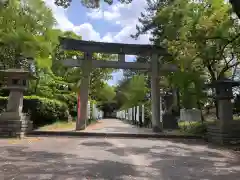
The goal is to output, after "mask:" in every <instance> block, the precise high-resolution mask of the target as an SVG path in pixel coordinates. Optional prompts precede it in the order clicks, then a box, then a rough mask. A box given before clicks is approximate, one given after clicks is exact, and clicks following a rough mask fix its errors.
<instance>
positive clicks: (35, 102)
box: [0, 96, 68, 128]
mask: <svg viewBox="0 0 240 180" xmlns="http://www.w3.org/2000/svg"><path fill="white" fill-rule="evenodd" d="M6 104H7V97H0V106H1V109H3V108H6ZM23 112H24V113H29V114H30V119H31V120H32V121H33V124H34V127H35V128H36V127H39V126H43V125H46V124H50V123H53V122H55V121H59V120H61V121H62V120H67V119H68V107H67V105H66V104H65V103H62V102H60V101H58V100H53V99H47V98H43V97H38V96H25V97H24V101H23Z"/></svg>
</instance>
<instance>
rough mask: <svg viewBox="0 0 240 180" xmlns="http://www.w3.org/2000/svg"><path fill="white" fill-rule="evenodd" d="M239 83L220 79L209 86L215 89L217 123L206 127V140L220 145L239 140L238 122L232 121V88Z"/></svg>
mask: <svg viewBox="0 0 240 180" xmlns="http://www.w3.org/2000/svg"><path fill="white" fill-rule="evenodd" d="M239 85H240V82H237V81H233V80H230V79H227V78H225V79H221V80H217V81H215V82H213V83H212V84H209V85H208V87H209V88H214V89H215V98H216V100H217V102H218V116H219V121H217V122H216V124H215V125H211V126H209V127H208V140H209V141H212V142H216V143H220V144H228V143H232V142H233V141H234V142H236V141H238V140H240V122H238V121H233V104H232V99H233V92H232V88H233V87H235V86H239Z"/></svg>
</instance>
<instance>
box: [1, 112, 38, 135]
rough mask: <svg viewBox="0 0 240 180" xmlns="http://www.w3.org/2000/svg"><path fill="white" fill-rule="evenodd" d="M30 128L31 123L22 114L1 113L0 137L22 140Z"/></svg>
mask: <svg viewBox="0 0 240 180" xmlns="http://www.w3.org/2000/svg"><path fill="white" fill-rule="evenodd" d="M32 127H33V126H32V121H30V120H29V118H28V116H26V115H25V114H23V113H21V114H18V113H15V112H3V113H2V114H1V116H0V137H7V138H13V137H18V138H22V137H24V136H25V134H26V133H27V132H29V131H31V130H32Z"/></svg>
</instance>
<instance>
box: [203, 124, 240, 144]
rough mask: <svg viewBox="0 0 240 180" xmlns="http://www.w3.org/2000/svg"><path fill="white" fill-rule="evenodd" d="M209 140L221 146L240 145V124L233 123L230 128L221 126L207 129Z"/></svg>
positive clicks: (212, 126)
mask: <svg viewBox="0 0 240 180" xmlns="http://www.w3.org/2000/svg"><path fill="white" fill-rule="evenodd" d="M207 140H208V141H209V142H212V143H215V144H220V145H236V144H238V145H239V144H240V122H237V121H236V122H233V123H232V124H231V125H229V126H228V128H224V127H221V126H220V125H219V124H216V125H211V126H208V127H207Z"/></svg>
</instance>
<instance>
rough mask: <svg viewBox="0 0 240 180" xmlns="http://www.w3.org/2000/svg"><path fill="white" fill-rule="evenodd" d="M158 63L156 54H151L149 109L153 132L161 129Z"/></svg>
mask: <svg viewBox="0 0 240 180" xmlns="http://www.w3.org/2000/svg"><path fill="white" fill-rule="evenodd" d="M159 80H160V79H159V63H158V54H153V55H152V58H151V109H152V128H153V132H161V131H162V130H163V127H162V122H161V121H160V113H161V112H160V87H159Z"/></svg>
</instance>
